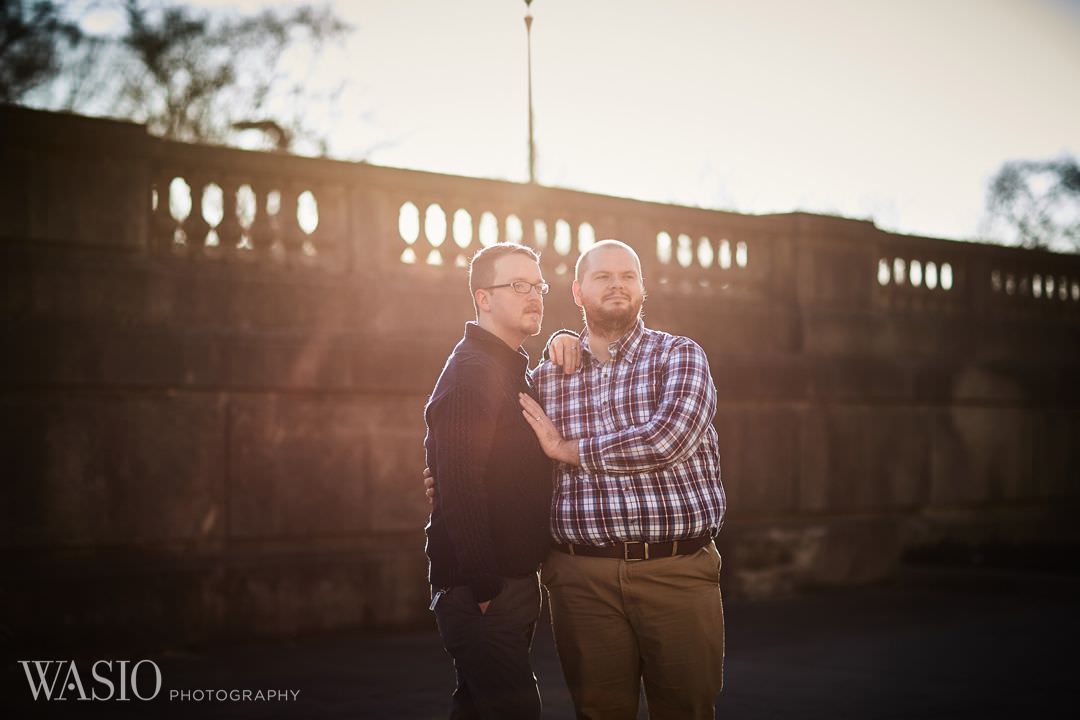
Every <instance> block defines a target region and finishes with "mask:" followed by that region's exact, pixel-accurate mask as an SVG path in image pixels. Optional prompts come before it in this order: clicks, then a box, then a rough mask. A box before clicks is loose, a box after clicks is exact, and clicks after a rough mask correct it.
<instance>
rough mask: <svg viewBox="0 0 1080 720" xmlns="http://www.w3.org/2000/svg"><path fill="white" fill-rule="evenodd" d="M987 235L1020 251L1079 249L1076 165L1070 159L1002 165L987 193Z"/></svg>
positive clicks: (1079, 186)
mask: <svg viewBox="0 0 1080 720" xmlns="http://www.w3.org/2000/svg"><path fill="white" fill-rule="evenodd" d="M986 207H987V221H988V223H987V225H988V231H989V232H990V233H995V231H997V234H999V236H1000V235H1002V234H1003V235H1004V237H1002V238H1001V239H1004V240H1007V241H1011V242H1014V243H1016V244H1019V245H1022V246H1024V247H1032V248H1034V247H1041V248H1050V249H1057V250H1072V251H1077V250H1080V166H1078V165H1077V163H1076V160H1075V159H1074V158H1072V157H1067V156H1066V157H1062V158H1058V159H1056V160H1013V161H1010V162H1006V163H1005V164H1004V165H1002V166H1001V169H1000V170H998V172H997V174H996V175H995V176H994V178H993V179H992V180H991V181H990V187H989V191H988V193H987V201H986Z"/></svg>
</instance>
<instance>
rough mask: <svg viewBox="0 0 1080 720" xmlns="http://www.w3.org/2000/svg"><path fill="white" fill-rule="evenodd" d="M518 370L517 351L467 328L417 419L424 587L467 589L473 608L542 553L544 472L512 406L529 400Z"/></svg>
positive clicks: (542, 459)
mask: <svg viewBox="0 0 1080 720" xmlns="http://www.w3.org/2000/svg"><path fill="white" fill-rule="evenodd" d="M528 365H529V356H528V355H527V354H526V353H525V351H524V350H522V349H520V348H519V349H518V350H512V349H511V348H510V347H509V346H507V345H506V343H504V342H503V341H502V340H500V339H499V338H498V337H496V336H495V335H493V334H491V333H489V332H488V331H486V330H484V329H483V328H481V327H480V326H479V325H477V324H476V323H474V322H470V323H467V324H466V326H465V336H464V337H463V338H462V339H461V342H459V343H458V344H457V346H456V347H455V348H454V351H453V352H452V353H451V354H450V357H449V358H447V360H446V365H445V366H444V367H443V371H442V374H441V375H440V376H439V380H438V382H436V383H435V390H434V391H433V392H432V394H431V399H430V400H428V404H427V407H426V408H425V410H424V418H425V420H426V422H427V437H426V439H425V440H424V447H425V449H426V451H427V463H428V467H430V468H431V470H432V473H433V474H434V475H435V481H436V483H437V492H436V495H435V504H434V507H433V509H432V512H431V519H430V521H429V522H428V525H427V528H426V529H427V554H428V558H429V560H430V561H431V564H430V571H429V574H428V579H429V580H430V582H431V584H432V585H434V586H436V587H449V586H454V585H468V586H469V587H470V588H471V589H472V592H473V595H474V597H475V599H476V601H477V602H485V601H487V600H490V599H491V598H493V597H495V596H496V595H497V594H498V593H499V591H500V590H501V589H502V578H503V577H523V576H525V575H528V574H529V573H534V572H536V569H537V567H538V566H539V564H540V562H541V561H542V560H543V559H544V557H545V556H546V555H547V552H548V550H549V549H550V548H551V543H552V540H551V531H550V517H551V478H552V464H551V460H549V459H548V458H547V456H546V455H544V452H543V450H541V449H540V443H539V442H537V440H536V436H535V435H534V434H533V431H532V428H530V427H529V425H528V423H527V422H525V418H523V417H522V415H521V405H520V404H519V403H518V397H517V394H518V392H526V393H529V394H530V395H532V396H533V397H534V398H535V397H536V392H535V390H534V389H533V387H532V385H531V383H530V381H529V379H528V375H527V371H528Z"/></svg>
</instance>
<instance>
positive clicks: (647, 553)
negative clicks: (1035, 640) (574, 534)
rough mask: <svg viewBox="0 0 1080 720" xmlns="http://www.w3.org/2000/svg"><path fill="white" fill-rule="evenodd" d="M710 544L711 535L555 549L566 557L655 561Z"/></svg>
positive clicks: (565, 546) (558, 547) (568, 546)
mask: <svg viewBox="0 0 1080 720" xmlns="http://www.w3.org/2000/svg"><path fill="white" fill-rule="evenodd" d="M711 542H712V536H711V535H703V536H702V537H697V538H691V539H690V540H673V541H671V542H623V543H615V544H614V545H570V544H566V545H556V546H555V549H556V550H558V551H559V552H562V553H566V554H567V555H584V556H585V557H602V558H617V559H619V560H656V559H658V558H665V557H674V556H676V555H689V554H690V553H693V552H697V551H698V550H700V549H701V548H703V547H705V546H706V545H708V544H709V543H711Z"/></svg>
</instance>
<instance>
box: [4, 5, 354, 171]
mask: <svg viewBox="0 0 1080 720" xmlns="http://www.w3.org/2000/svg"><path fill="white" fill-rule="evenodd" d="M4 2H5V3H6V5H5V7H7V6H9V5H10V6H18V5H19V0H4ZM38 5H39V6H41V8H40V10H38V9H37V8H38V6H35V14H34V15H33V16H32V17H30V18H29V19H28V20H26V21H25V24H26V25H28V26H30V27H32V28H33V29H34V32H36V36H38V37H42V38H53V41H52V47H53V48H54V49H53V51H52V53H51V54H50V53H49V52H47V50H48V47H49V46H48V43H46V42H45V41H44V40H42V41H41V42H39V45H42V46H44V49H39V50H37V51H36V52H35V53H34V54H32V57H31V61H32V62H31V64H33V65H34V67H36V68H37V71H36V72H37V74H36V75H34V77H37V78H41V79H39V80H38V81H37V82H36V84H37V85H40V84H41V82H43V81H45V80H48V79H53V80H54V81H55V83H54V84H55V85H56V86H57V87H60V88H61V89H62V91H63V93H64V94H65V95H66V99H64V100H62V101H61V102H60V103H59V105H60V107H61V108H62V109H66V110H71V111H74V112H81V113H86V114H106V115H111V116H115V117H122V118H130V119H132V120H135V121H137V122H143V123H146V125H147V127H148V128H149V130H150V131H151V132H153V133H155V134H157V135H161V136H164V137H167V138H172V139H177V140H185V141H190V142H219V143H228V142H229V141H230V140H231V139H233V138H234V137H235V132H236V131H237V130H240V129H254V130H260V131H263V132H264V133H265V135H266V137H267V139H268V144H269V146H270V147H273V148H274V149H278V150H290V149H293V148H292V144H293V141H295V140H296V139H307V140H314V141H315V142H316V143H318V144H320V145H321V147H322V149H323V151H324V152H325V139H323V138H319V137H317V133H315V132H314V131H312V130H311V129H310V128H309V124H308V122H307V120H306V119H305V115H307V114H308V113H309V112H310V111H311V110H312V108H314V107H316V106H319V105H325V104H328V103H330V102H332V101H333V98H334V93H329V94H328V95H326V96H317V95H316V93H315V91H313V90H312V89H311V88H310V86H309V85H308V84H306V83H305V82H304V81H303V80H302V79H297V78H296V77H295V76H294V75H290V73H289V72H286V69H285V68H283V67H282V64H283V63H282V59H283V58H284V57H286V56H287V54H288V53H290V52H292V51H296V50H298V49H302V50H309V51H310V53H311V57H313V58H314V57H317V56H318V54H319V53H320V52H321V50H322V49H323V48H324V47H325V45H326V44H327V43H330V42H333V41H338V40H341V39H342V38H343V37H344V36H345V35H347V34H348V32H349V31H350V30H351V28H350V27H349V26H348V25H346V24H345V23H344V22H343V21H342V20H340V19H339V18H338V17H337V16H336V15H335V14H334V12H333V11H332V10H331V9H330V8H329V7H324V8H312V7H308V6H302V7H298V8H295V9H292V10H288V11H274V10H264V11H262V12H259V13H256V14H251V15H239V14H236V13H234V12H227V11H221V12H208V11H200V10H195V9H192V8H187V7H183V6H181V5H166V4H161V3H155V4H148V3H146V2H144V1H142V0H117V2H116V3H115V5H114V6H113V7H115V8H118V9H120V10H121V11H122V15H123V18H124V20H125V27H124V29H123V31H122V32H121V33H119V34H114V35H88V34H83V35H81V36H80V40H81V42H80V45H79V47H78V48H77V49H72V50H70V51H69V52H68V53H67V55H66V57H65V58H64V59H63V62H60V61H58V59H57V57H58V55H59V53H58V52H56V50H55V46H56V45H57V43H58V41H57V40H56V38H57V37H58V35H59V34H60V33H58V31H57V29H56V26H57V24H60V25H61V26H62V27H64V28H68V27H70V28H74V26H73V25H70V24H67V25H64V24H63V23H61V21H60V18H59V13H58V10H57V6H56V5H54V4H53V3H51V2H42V3H38ZM101 5H102V4H101V3H99V4H98V9H100V7H101ZM23 15H26V13H23ZM28 74H32V73H28ZM29 89H30V85H28V84H27V83H25V82H24V83H23V84H22V85H21V86H20V87H19V88H17V89H16V90H15V91H14V92H13V93H12V97H13V99H14V100H18V99H19V98H20V97H21V96H24V95H25V93H26V91H27V90H29ZM338 91H340V87H339V89H338Z"/></svg>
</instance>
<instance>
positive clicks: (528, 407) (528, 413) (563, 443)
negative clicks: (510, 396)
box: [518, 393, 581, 465]
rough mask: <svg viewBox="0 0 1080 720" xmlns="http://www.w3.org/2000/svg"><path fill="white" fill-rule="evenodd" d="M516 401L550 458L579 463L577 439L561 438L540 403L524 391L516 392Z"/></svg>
mask: <svg viewBox="0 0 1080 720" xmlns="http://www.w3.org/2000/svg"><path fill="white" fill-rule="evenodd" d="M518 402H520V403H521V414H522V415H524V416H525V421H526V422H527V423H529V427H531V428H532V429H533V432H534V433H536V439H537V440H539V441H540V447H541V449H543V451H544V454H545V455H547V456H548V457H549V458H551V459H552V460H557V461H559V462H563V463H566V464H568V465H580V464H581V458H580V456H579V454H578V441H577V440H565V439H563V437H562V435H560V434H559V431H558V429H557V428H556V427H555V423H553V422H551V418H549V417H548V416H547V415H546V414H545V413H544V409H543V408H542V407H540V403H538V402H536V401H535V400H533V399H532V398H531V397H529V396H528V395H526V394H525V393H518Z"/></svg>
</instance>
